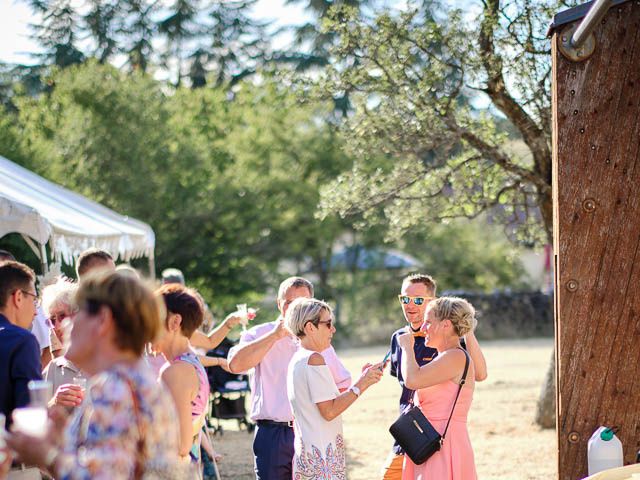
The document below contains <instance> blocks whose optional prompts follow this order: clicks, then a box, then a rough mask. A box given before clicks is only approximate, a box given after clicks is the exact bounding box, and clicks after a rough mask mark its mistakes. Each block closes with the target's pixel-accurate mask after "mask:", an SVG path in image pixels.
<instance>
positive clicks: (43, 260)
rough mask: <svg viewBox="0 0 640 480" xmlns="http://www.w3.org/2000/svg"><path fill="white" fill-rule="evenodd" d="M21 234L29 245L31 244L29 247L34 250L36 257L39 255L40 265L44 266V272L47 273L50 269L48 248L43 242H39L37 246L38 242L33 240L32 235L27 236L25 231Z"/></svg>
mask: <svg viewBox="0 0 640 480" xmlns="http://www.w3.org/2000/svg"><path fill="white" fill-rule="evenodd" d="M20 236H21V237H22V238H23V240H24V241H25V242H26V243H27V245H29V248H31V250H33V253H35V254H36V257H38V259H39V260H40V265H41V266H42V274H43V275H45V274H46V273H47V272H48V271H49V265H48V264H47V249H46V248H45V246H44V245H43V244H41V243H39V244H37V246H36V243H35V242H34V241H33V240H31V238H30V237H28V236H26V235H25V234H23V233H21V234H20Z"/></svg>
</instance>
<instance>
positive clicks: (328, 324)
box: [305, 319, 333, 329]
mask: <svg viewBox="0 0 640 480" xmlns="http://www.w3.org/2000/svg"><path fill="white" fill-rule="evenodd" d="M307 323H313V324H314V325H315V326H316V328H319V327H318V326H319V325H320V324H321V323H322V324H323V325H326V326H327V328H328V329H331V325H333V319H329V320H327V321H326V322H321V321H318V323H317V324H316V323H314V322H312V321H311V320H309V321H308V322H307ZM305 325H306V323H305Z"/></svg>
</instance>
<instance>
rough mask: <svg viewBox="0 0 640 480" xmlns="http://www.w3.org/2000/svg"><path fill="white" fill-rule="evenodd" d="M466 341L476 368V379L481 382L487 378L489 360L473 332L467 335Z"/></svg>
mask: <svg viewBox="0 0 640 480" xmlns="http://www.w3.org/2000/svg"><path fill="white" fill-rule="evenodd" d="M465 341H466V343H467V351H468V352H469V356H471V360H473V366H474V367H475V370H476V377H475V378H476V381H478V382H481V381H483V380H485V379H486V378H487V361H486V360H485V358H484V354H483V353H482V350H481V349H480V344H479V343H478V339H477V338H476V336H475V334H474V333H473V332H471V333H468V334H467V335H466V336H465Z"/></svg>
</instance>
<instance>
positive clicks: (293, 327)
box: [285, 298, 383, 480]
mask: <svg viewBox="0 0 640 480" xmlns="http://www.w3.org/2000/svg"><path fill="white" fill-rule="evenodd" d="M333 322H334V317H333V311H332V310H331V307H329V305H327V304H326V303H325V302H323V301H321V300H316V299H315V298H298V299H296V300H294V301H293V303H291V305H289V308H288V309H287V313H286V315H285V324H286V326H287V329H288V330H290V331H291V332H292V333H293V334H294V335H295V336H296V337H298V339H299V340H300V346H301V348H300V349H299V350H298V352H297V353H295V354H294V356H293V358H292V359H291V362H290V363H289V369H288V372H287V394H288V397H289V402H290V403H291V408H292V409H293V415H294V421H293V427H294V432H295V433H294V438H295V440H294V456H293V478H296V479H309V480H312V479H321V478H322V479H335V480H343V479H345V478H346V455H345V447H344V439H343V436H342V418H341V414H342V412H344V411H345V410H346V409H347V408H348V407H349V406H350V405H351V404H353V403H354V402H355V401H356V399H357V398H358V397H359V396H360V395H361V394H362V393H363V392H364V391H365V390H366V389H367V388H369V387H370V386H371V385H373V384H374V383H377V382H378V381H380V378H381V377H382V370H383V366H382V364H376V365H371V364H366V365H365V366H364V367H363V368H362V374H361V375H360V378H359V379H358V381H357V382H355V383H354V384H353V385H352V386H351V387H350V388H349V389H348V390H347V391H345V392H343V393H340V392H339V391H338V387H336V384H335V381H334V380H333V377H332V375H331V371H330V370H329V367H328V366H327V364H326V363H325V361H324V357H323V356H322V355H321V354H320V352H322V351H324V350H326V349H327V348H329V347H330V346H331V339H332V338H333V334H334V333H335V332H336V328H335V326H334V324H333Z"/></svg>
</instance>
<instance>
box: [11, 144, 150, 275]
mask: <svg viewBox="0 0 640 480" xmlns="http://www.w3.org/2000/svg"><path fill="white" fill-rule="evenodd" d="M13 232H16V233H19V234H21V235H22V237H23V238H24V239H25V241H26V242H27V243H28V244H29V245H30V247H31V248H32V249H33V250H34V252H35V253H36V254H37V255H38V257H39V258H40V260H41V262H42V263H43V267H44V269H45V270H46V264H47V261H46V254H45V245H46V244H47V243H49V246H50V248H51V251H52V253H53V257H54V258H55V260H56V261H60V260H62V261H64V262H65V263H67V264H72V263H73V261H74V259H75V258H77V257H78V255H79V254H80V253H81V252H82V251H83V250H85V249H87V248H89V247H97V248H101V249H104V250H107V251H109V252H111V254H113V255H114V256H115V255H117V256H118V257H119V258H120V259H122V260H124V261H128V260H130V259H132V258H138V257H142V256H145V257H148V258H149V271H150V272H149V273H150V275H151V276H152V277H153V276H154V275H155V271H154V254H153V251H154V247H155V235H154V233H153V230H152V229H151V227H150V226H149V225H147V224H146V223H143V222H141V221H139V220H136V219H134V218H130V217H127V216H123V215H120V214H118V213H116V212H114V211H113V210H110V209H108V208H106V207H104V206H102V205H100V204H99V203H96V202H93V201H91V200H89V199H87V198H85V197H83V196H82V195H79V194H77V193H74V192H72V191H70V190H67V189H66V188H63V187H61V186H60V185H57V184H55V183H53V182H50V181H48V180H45V179H44V178H42V177H40V176H38V175H36V174H35V173H33V172H31V171H29V170H27V169H25V168H23V167H21V166H19V165H16V164H15V163H13V162H11V161H9V160H7V159H6V158H4V157H2V156H0V237H3V236H4V235H7V234H8V233H13ZM34 242H35V243H34Z"/></svg>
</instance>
